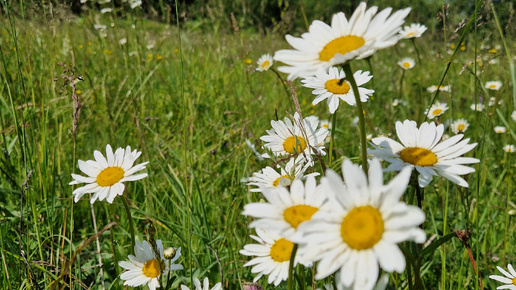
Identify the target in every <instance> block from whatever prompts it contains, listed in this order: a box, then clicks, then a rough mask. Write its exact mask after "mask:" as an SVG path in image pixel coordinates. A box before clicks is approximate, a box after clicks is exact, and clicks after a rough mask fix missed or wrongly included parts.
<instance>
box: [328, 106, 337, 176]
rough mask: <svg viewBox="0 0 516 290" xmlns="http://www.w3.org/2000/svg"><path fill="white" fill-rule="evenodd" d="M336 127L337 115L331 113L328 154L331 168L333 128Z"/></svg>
mask: <svg viewBox="0 0 516 290" xmlns="http://www.w3.org/2000/svg"><path fill="white" fill-rule="evenodd" d="M336 126H337V114H335V113H333V115H332V116H331V136H330V138H331V139H330V152H329V153H328V164H329V166H328V167H330V168H331V163H332V158H333V144H334V143H335V141H334V139H335V127H336Z"/></svg>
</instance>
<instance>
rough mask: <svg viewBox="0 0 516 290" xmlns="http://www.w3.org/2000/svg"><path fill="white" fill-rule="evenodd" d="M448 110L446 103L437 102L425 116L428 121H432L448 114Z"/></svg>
mask: <svg viewBox="0 0 516 290" xmlns="http://www.w3.org/2000/svg"><path fill="white" fill-rule="evenodd" d="M446 110H448V105H446V103H440V102H435V103H434V104H433V105H432V106H431V107H430V109H428V110H426V112H425V114H426V116H427V117H428V119H430V120H431V119H433V118H435V117H438V116H441V115H442V114H444V112H446Z"/></svg>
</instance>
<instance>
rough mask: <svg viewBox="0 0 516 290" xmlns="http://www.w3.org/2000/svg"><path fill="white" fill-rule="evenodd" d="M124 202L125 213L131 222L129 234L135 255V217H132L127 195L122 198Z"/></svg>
mask: <svg viewBox="0 0 516 290" xmlns="http://www.w3.org/2000/svg"><path fill="white" fill-rule="evenodd" d="M122 202H123V204H124V208H125V213H126V214H127V219H128V220H129V233H130V234H131V251H132V253H133V254H134V245H135V244H136V242H135V239H134V223H133V216H132V215H131V208H130V207H129V202H128V201H127V197H126V196H125V194H124V195H123V196H122Z"/></svg>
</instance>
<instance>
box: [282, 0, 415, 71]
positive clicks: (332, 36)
mask: <svg viewBox="0 0 516 290" xmlns="http://www.w3.org/2000/svg"><path fill="white" fill-rule="evenodd" d="M377 11H378V7H376V6H373V7H370V8H369V9H367V10H366V3H365V2H362V3H360V5H359V6H358V7H357V9H356V10H355V12H353V15H351V17H350V18H349V19H348V18H347V17H346V16H345V15H344V13H343V12H339V13H337V14H334V15H333V18H332V21H331V26H330V25H328V24H326V23H324V22H322V21H319V20H315V21H313V22H312V24H311V25H310V27H309V29H308V30H309V31H308V32H306V33H303V34H302V35H301V37H294V36H291V35H287V36H286V37H285V38H286V40H287V42H288V43H289V44H290V45H291V46H292V47H293V48H294V49H284V50H280V51H277V52H276V53H275V54H274V60H276V61H281V62H283V63H285V64H286V65H287V66H281V67H279V68H278V70H279V71H281V72H284V73H288V79H289V80H292V79H295V78H298V77H307V76H312V75H315V74H316V73H317V72H318V71H320V70H327V69H328V68H329V67H331V66H335V65H338V64H342V63H345V62H347V61H350V60H352V59H362V58H366V57H368V56H371V55H373V54H374V53H375V52H376V51H377V50H379V49H384V48H387V47H389V46H393V45H394V44H396V43H397V42H398V40H399V36H398V35H397V33H398V31H399V30H400V28H401V25H402V24H403V22H404V21H405V17H406V16H407V15H408V13H409V12H410V8H406V9H402V10H399V11H396V12H394V13H393V14H392V15H390V14H391V12H392V8H387V9H384V10H382V11H381V12H379V13H376V12H377ZM389 15H390V16H389Z"/></svg>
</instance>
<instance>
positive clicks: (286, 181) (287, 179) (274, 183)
mask: <svg viewBox="0 0 516 290" xmlns="http://www.w3.org/2000/svg"><path fill="white" fill-rule="evenodd" d="M285 179H286V180H285ZM282 180H285V181H284V182H283V183H290V177H289V176H288V175H282V176H280V177H278V178H276V180H274V181H273V182H272V186H274V187H278V185H280V183H281V181H282Z"/></svg>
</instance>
